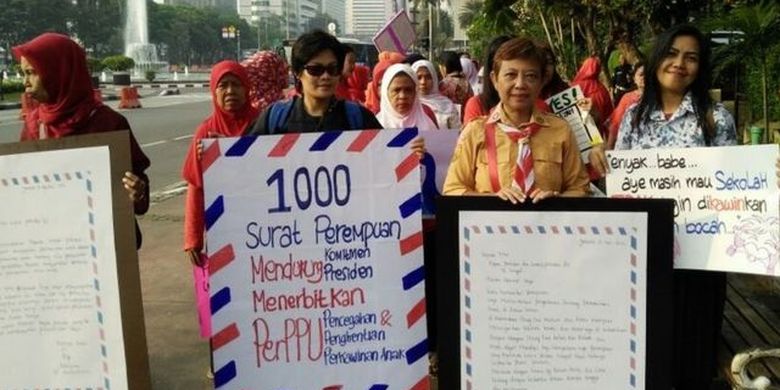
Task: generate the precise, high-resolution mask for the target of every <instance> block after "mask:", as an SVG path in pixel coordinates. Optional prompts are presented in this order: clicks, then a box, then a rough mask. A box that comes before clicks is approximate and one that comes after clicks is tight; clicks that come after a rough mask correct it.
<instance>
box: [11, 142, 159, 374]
mask: <svg viewBox="0 0 780 390" xmlns="http://www.w3.org/2000/svg"><path fill="white" fill-rule="evenodd" d="M110 169H111V168H110V164H109V148H108V147H107V146H102V147H89V148H82V149H69V150H57V151H46V152H35V153H23V154H12V155H7V156H0V205H1V206H0V210H1V211H0V346H2V347H0V350H2V352H0V372H2V374H0V388H2V389H33V388H36V389H38V388H55V389H64V388H71V389H73V388H82V389H84V388H92V389H109V388H110V389H127V388H128V382H127V371H126V367H125V348H124V344H123V336H122V334H123V333H122V321H121V315H120V302H119V288H118V280H117V268H116V266H117V265H116V261H117V259H116V255H115V248H114V245H115V243H114V225H113V223H114V222H113V218H114V212H113V209H112V198H111V181H110V179H111V171H110ZM143 348H144V350H145V346H144V347H143Z"/></svg>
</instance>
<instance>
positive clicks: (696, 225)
mask: <svg viewBox="0 0 780 390" xmlns="http://www.w3.org/2000/svg"><path fill="white" fill-rule="evenodd" d="M777 156H778V148H777V146H776V145H760V146H730V147H718V148H687V149H662V150H659V149H654V150H636V151H611V152H608V154H607V163H608V165H609V169H610V173H609V174H608V175H607V193H608V195H609V196H611V197H623V198H670V199H674V201H675V205H676V207H675V263H674V265H675V268H685V269H698V270H713V271H728V272H744V273H753V274H764V275H771V276H779V275H780V265H778V250H780V238H778V236H780V222H779V215H778V209H779V208H778V198H779V197H780V191H778V187H777V178H776V176H775V172H774V169H775V168H774V166H775V160H776V158H777Z"/></svg>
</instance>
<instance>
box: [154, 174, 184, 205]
mask: <svg viewBox="0 0 780 390" xmlns="http://www.w3.org/2000/svg"><path fill="white" fill-rule="evenodd" d="M185 192H187V182H186V181H184V180H182V181H177V182H176V183H173V184H170V185H167V186H165V187H163V188H162V189H160V190H157V191H154V192H152V193H151V194H150V195H149V204H150V206H153V205H155V204H157V203H161V202H163V201H165V200H167V199H170V198H173V197H176V196H179V195H181V194H183V193H185Z"/></svg>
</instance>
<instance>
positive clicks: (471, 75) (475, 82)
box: [460, 57, 482, 95]
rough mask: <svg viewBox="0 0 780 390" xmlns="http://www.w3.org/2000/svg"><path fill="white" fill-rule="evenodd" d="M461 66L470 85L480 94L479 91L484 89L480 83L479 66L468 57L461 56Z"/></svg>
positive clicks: (475, 92)
mask: <svg viewBox="0 0 780 390" xmlns="http://www.w3.org/2000/svg"><path fill="white" fill-rule="evenodd" d="M460 66H461V67H462V68H463V75H464V76H466V79H467V80H468V81H469V85H471V90H472V91H474V94H475V95H476V94H479V92H477V91H482V89H481V88H480V85H479V74H478V73H479V70H477V66H476V65H474V62H473V61H471V58H468V57H460Z"/></svg>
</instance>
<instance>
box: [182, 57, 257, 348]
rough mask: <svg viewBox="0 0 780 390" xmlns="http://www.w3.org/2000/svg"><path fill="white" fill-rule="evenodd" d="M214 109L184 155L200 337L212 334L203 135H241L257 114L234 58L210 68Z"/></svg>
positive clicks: (187, 241)
mask: <svg viewBox="0 0 780 390" xmlns="http://www.w3.org/2000/svg"><path fill="white" fill-rule="evenodd" d="M209 87H210V88H211V97H212V106H213V113H212V114H211V116H209V117H208V118H206V120H204V121H203V122H202V123H201V124H200V126H198V129H197V130H196V131H195V136H194V137H193V139H192V144H191V145H190V150H189V152H188V153H187V157H185V159H184V168H183V169H182V176H183V177H184V180H186V181H187V183H188V188H187V203H186V205H185V210H184V251H185V252H186V254H187V258H188V259H189V261H190V262H191V263H192V264H193V265H194V266H195V267H196V268H195V270H194V271H195V293H196V301H197V303H198V314H199V317H200V331H201V337H204V338H208V337H211V323H210V321H209V315H210V313H209V306H208V300H209V295H208V287H207V282H208V272H207V269H208V268H207V267H206V264H205V262H204V260H203V257H202V256H201V251H202V250H203V232H204V222H203V171H202V170H201V166H200V150H199V148H200V141H201V140H202V139H203V138H216V137H235V136H240V135H241V133H242V132H243V131H244V129H245V128H246V127H247V126H249V124H250V123H251V122H252V121H254V120H255V119H256V118H257V114H258V111H257V110H256V109H255V108H254V107H253V105H252V103H251V100H250V93H249V91H250V87H251V84H250V82H249V77H248V76H247V73H246V70H245V69H244V67H242V66H241V65H240V64H239V63H237V62H234V61H222V62H220V63H218V64H216V65H214V68H213V69H212V70H211V80H210V82H209Z"/></svg>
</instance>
